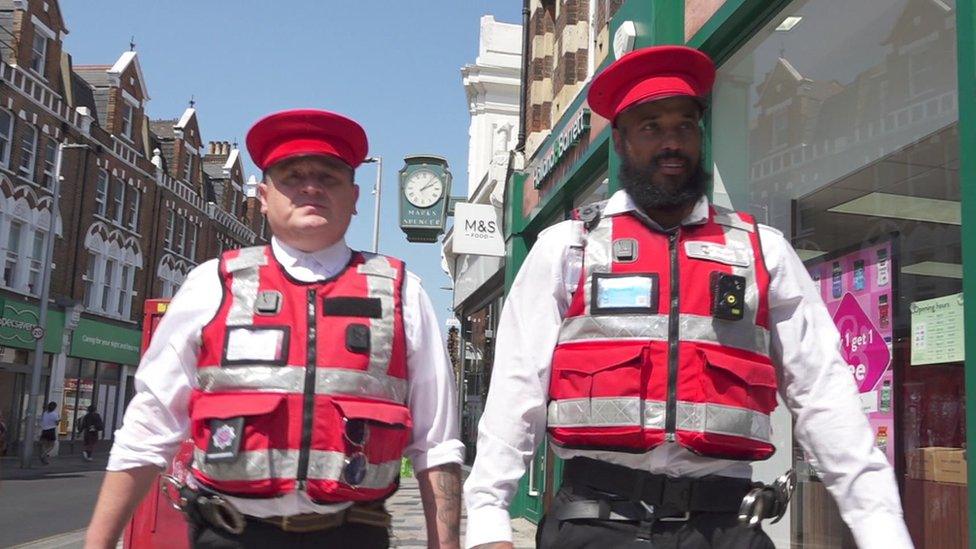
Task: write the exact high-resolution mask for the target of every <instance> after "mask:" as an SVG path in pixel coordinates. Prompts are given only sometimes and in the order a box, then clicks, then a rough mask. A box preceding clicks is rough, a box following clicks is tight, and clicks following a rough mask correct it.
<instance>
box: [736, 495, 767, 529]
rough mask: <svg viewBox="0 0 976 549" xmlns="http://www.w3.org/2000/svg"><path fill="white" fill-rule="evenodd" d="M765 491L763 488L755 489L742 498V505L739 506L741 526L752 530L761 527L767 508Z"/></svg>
mask: <svg viewBox="0 0 976 549" xmlns="http://www.w3.org/2000/svg"><path fill="white" fill-rule="evenodd" d="M764 490H765V488H764V487H762V486H760V487H756V488H753V489H752V490H750V491H749V493H748V494H746V496H745V497H744V498H742V505H740V506H739V523H740V524H743V525H745V526H748V527H750V528H754V527H756V526H758V525H759V522H760V521H761V520H762V518H763V512H764V511H765V508H766V500H765V499H764V498H763V497H762V496H763V491H764Z"/></svg>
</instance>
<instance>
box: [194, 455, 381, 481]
mask: <svg viewBox="0 0 976 549" xmlns="http://www.w3.org/2000/svg"><path fill="white" fill-rule="evenodd" d="M345 463H346V455H345V454H343V453H341V452H329V451H324V450H312V451H311V452H310V453H309V465H308V480H340V479H341V477H342V470H343V468H344V467H345ZM193 468H194V469H196V470H198V471H200V472H201V473H203V474H204V475H205V476H206V477H207V478H209V479H213V480H217V481H260V480H264V479H271V478H280V479H292V478H295V476H296V475H297V473H298V450H274V449H272V450H266V451H250V452H241V453H240V454H238V456H237V459H235V460H234V461H229V462H221V463H207V457H206V452H205V451H204V450H201V449H199V448H194V449H193ZM399 472H400V460H395V461H386V462H383V463H379V464H374V463H370V464H368V465H367V467H366V477H365V479H364V480H363V482H362V483H361V484H359V485H358V487H359V488H372V489H381V488H387V487H389V486H390V484H392V483H393V481H394V479H396V475H397V474H399Z"/></svg>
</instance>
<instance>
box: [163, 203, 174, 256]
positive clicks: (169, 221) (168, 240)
mask: <svg viewBox="0 0 976 549" xmlns="http://www.w3.org/2000/svg"><path fill="white" fill-rule="evenodd" d="M175 234H176V212H175V211H174V210H173V209H172V208H171V209H170V210H169V215H167V216H166V237H165V238H164V239H163V247H164V248H169V249H170V250H172V249H173V236H174V235H175Z"/></svg>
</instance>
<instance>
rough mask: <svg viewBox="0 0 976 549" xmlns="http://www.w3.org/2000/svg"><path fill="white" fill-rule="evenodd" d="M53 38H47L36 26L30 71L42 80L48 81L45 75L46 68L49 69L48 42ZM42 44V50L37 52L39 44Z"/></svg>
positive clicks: (32, 43)
mask: <svg viewBox="0 0 976 549" xmlns="http://www.w3.org/2000/svg"><path fill="white" fill-rule="evenodd" d="M50 39H51V38H50V37H48V36H45V34H44V33H43V32H40V31H39V30H38V27H37V26H36V25H35V26H34V40H33V41H32V42H31V58H30V65H29V66H30V70H31V71H33V72H34V73H35V74H37V75H39V76H40V77H41V78H43V79H45V80H47V76H46V75H45V74H44V68H45V67H47V50H48V41H49V40H50ZM38 40H42V42H41V50H40V51H38V50H37V42H38Z"/></svg>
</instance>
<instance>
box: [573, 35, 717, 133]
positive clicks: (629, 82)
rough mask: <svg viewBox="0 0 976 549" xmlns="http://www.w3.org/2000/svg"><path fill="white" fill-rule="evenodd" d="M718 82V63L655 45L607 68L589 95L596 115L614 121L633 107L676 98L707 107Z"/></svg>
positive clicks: (681, 49) (683, 50) (689, 51)
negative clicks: (706, 98) (716, 75)
mask: <svg viewBox="0 0 976 549" xmlns="http://www.w3.org/2000/svg"><path fill="white" fill-rule="evenodd" d="M714 83H715V64H714V63H712V60H711V59H710V58H709V57H708V56H707V55H705V54H704V53H702V52H700V51H698V50H696V49H694V48H689V47H686V46H652V47H650V48H643V49H639V50H636V51H632V52H630V53H628V54H627V55H625V56H623V57H621V58H620V59H618V60H616V61H615V62H613V63H612V64H611V65H610V66H609V67H607V68H606V69H604V71H603V72H601V73H600V74H599V75H597V77H596V78H594V79H593V84H592V85H591V86H590V92H589V94H588V95H587V100H588V101H589V104H590V108H591V109H593V112H595V113H597V114H599V115H600V116H602V117H604V118H606V119H607V120H610V121H611V122H613V121H615V120H616V119H617V116H618V115H619V114H620V113H622V112H623V111H624V110H626V109H627V108H629V107H632V106H634V105H637V104H640V103H646V102H648V101H656V100H658V99H664V98H666V97H673V96H676V95H686V96H690V97H694V98H695V99H698V100H699V102H701V103H702V104H704V101H705V97H706V96H708V94H709V92H710V91H711V90H712V84H714Z"/></svg>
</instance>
